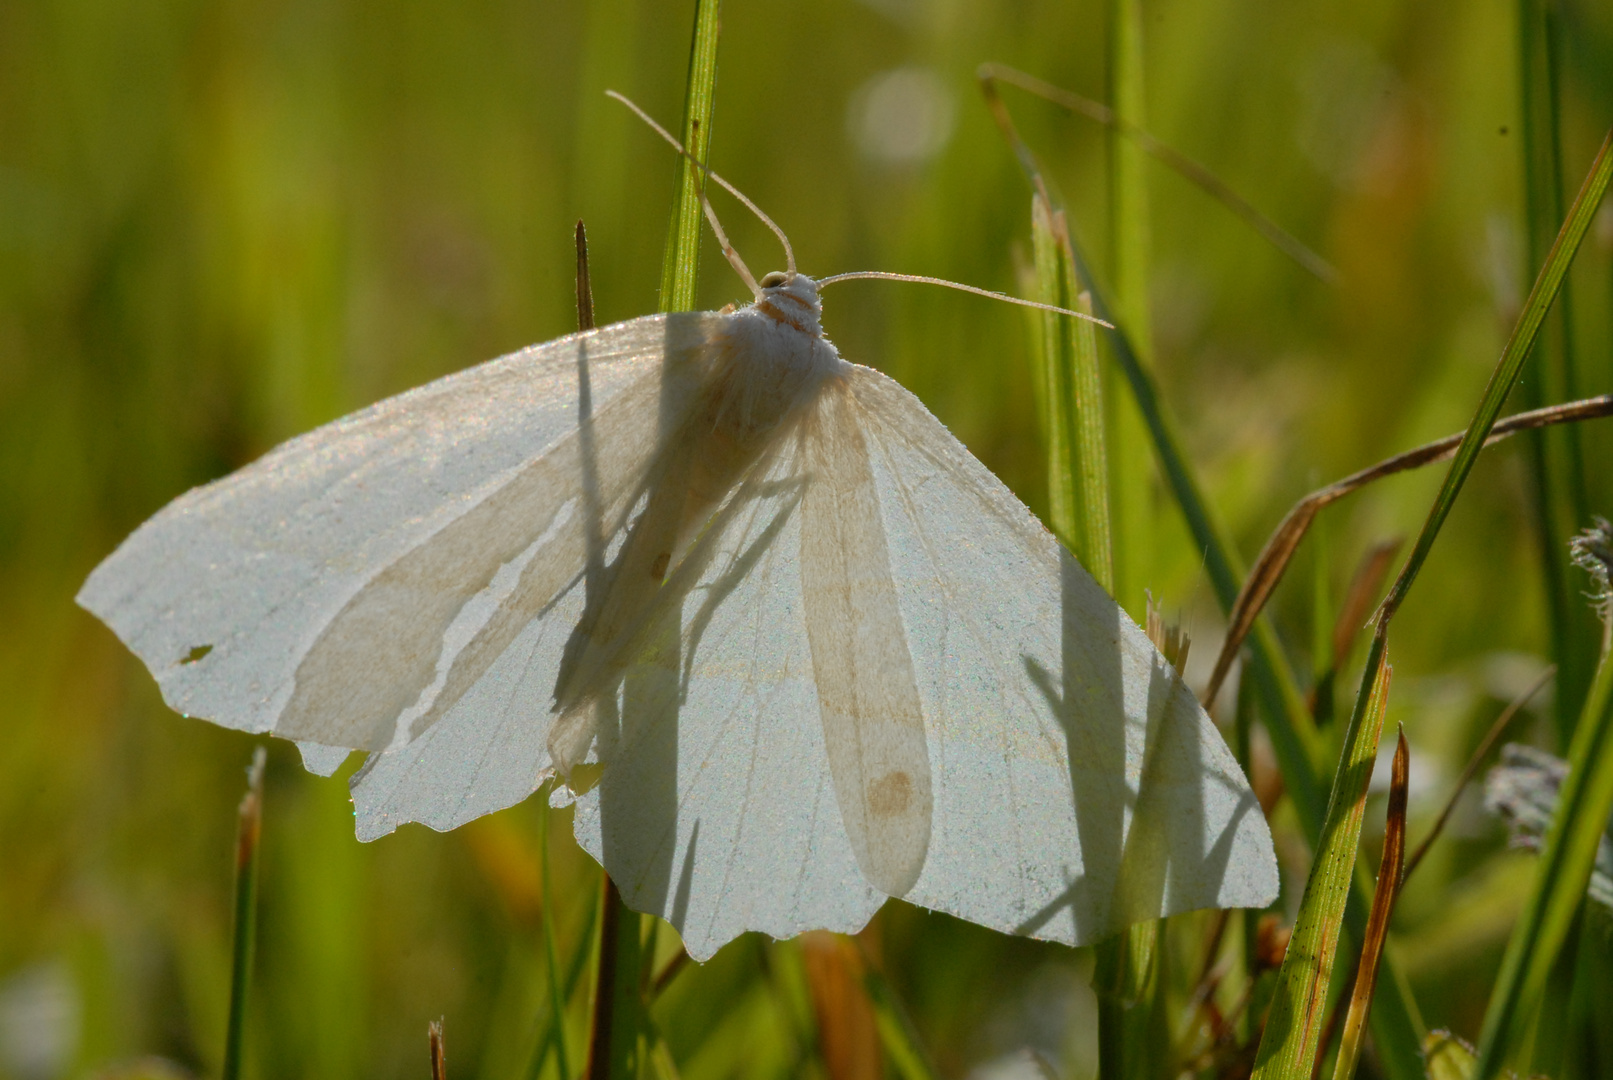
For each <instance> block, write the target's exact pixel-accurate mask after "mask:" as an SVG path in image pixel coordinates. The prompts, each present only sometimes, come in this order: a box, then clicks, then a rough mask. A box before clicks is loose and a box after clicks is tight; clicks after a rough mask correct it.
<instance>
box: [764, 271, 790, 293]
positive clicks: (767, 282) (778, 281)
mask: <svg viewBox="0 0 1613 1080" xmlns="http://www.w3.org/2000/svg"><path fill="white" fill-rule="evenodd" d="M788 280H790V276H789V275H788V274H786V273H784V272H783V271H782V270H774V271H772V272H771V273H769V274H768V275H767V276H766V277H764V278H762V282H761V284H762V288H764V289H776V288H778V287H779V286H780V285H782V284H784V283H785V282H786V281H788Z"/></svg>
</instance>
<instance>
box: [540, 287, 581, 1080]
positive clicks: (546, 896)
mask: <svg viewBox="0 0 1613 1080" xmlns="http://www.w3.org/2000/svg"><path fill="white" fill-rule="evenodd" d="M579 291H580V290H579ZM538 829H539V833H538V864H539V865H538V869H539V872H540V873H541V874H542V875H543V881H542V885H541V888H542V895H541V898H540V899H541V901H542V903H543V960H544V969H545V973H546V974H547V975H548V978H549V1031H548V1033H547V1034H546V1035H545V1036H544V1038H545V1040H547V1041H548V1042H550V1043H552V1044H553V1045H554V1051H555V1058H556V1060H557V1062H558V1064H559V1066H560V1080H571V1055H570V1053H569V1052H568V1050H567V1047H566V1002H567V1001H569V1000H570V999H571V995H570V994H564V995H563V994H561V992H560V967H559V964H558V963H557V962H556V960H555V955H554V898H553V895H552V893H551V891H550V889H549V869H550V867H549V799H548V792H544V798H543V808H542V809H541V810H540V811H539V814H538ZM541 1067H542V1064H541V1062H540V1064H539V1068H541Z"/></svg>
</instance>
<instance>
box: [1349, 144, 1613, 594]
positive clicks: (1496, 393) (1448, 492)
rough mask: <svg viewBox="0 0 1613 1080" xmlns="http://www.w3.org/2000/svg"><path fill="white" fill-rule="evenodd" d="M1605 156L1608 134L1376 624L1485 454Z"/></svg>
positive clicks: (1598, 191) (1604, 170) (1557, 284)
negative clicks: (1485, 442)
mask: <svg viewBox="0 0 1613 1080" xmlns="http://www.w3.org/2000/svg"><path fill="white" fill-rule="evenodd" d="M1610 151H1613V130H1609V131H1608V133H1607V137H1606V138H1605V139H1603V140H1602V148H1601V149H1600V150H1598V151H1597V154H1596V160H1595V161H1593V162H1592V163H1591V169H1590V173H1589V174H1588V175H1587V176H1586V177H1585V183H1584V185H1583V186H1581V188H1580V190H1579V195H1578V197H1576V198H1575V199H1574V205H1573V207H1572V208H1571V209H1570V210H1569V212H1568V218H1567V219H1566V220H1565V221H1564V222H1563V227H1562V229H1561V230H1560V231H1559V232H1558V234H1557V240H1556V241H1555V242H1554V243H1553V244H1552V246H1551V252H1550V253H1549V254H1548V255H1547V256H1546V262H1545V265H1543V266H1542V267H1541V268H1540V273H1539V275H1538V276H1537V277H1536V278H1535V284H1534V287H1533V288H1532V289H1530V290H1529V298H1528V299H1527V300H1525V301H1524V304H1523V310H1522V311H1521V312H1520V313H1519V315H1518V321H1517V324H1516V325H1515V326H1514V327H1513V328H1512V336H1511V337H1510V338H1509V339H1508V340H1507V344H1506V348H1504V349H1503V350H1502V352H1501V359H1500V361H1499V362H1498V363H1497V364H1496V366H1495V370H1494V371H1493V372H1491V374H1490V382H1489V384H1488V385H1487V386H1486V387H1485V388H1484V396H1483V397H1482V398H1481V399H1480V400H1479V408H1478V412H1477V414H1476V415H1475V416H1474V417H1473V422H1472V423H1471V424H1469V425H1468V429H1467V434H1466V435H1465V436H1463V437H1462V443H1461V445H1460V446H1458V447H1457V448H1456V454H1455V456H1454V457H1453V458H1452V459H1451V467H1450V470H1449V471H1448V472H1446V474H1445V482H1444V483H1443V484H1442V485H1441V486H1440V489H1439V494H1438V495H1436V496H1435V497H1434V504H1433V506H1432V507H1430V509H1429V511H1428V519H1427V520H1426V521H1425V522H1424V523H1423V528H1422V531H1421V532H1420V533H1418V534H1417V543H1416V544H1415V546H1413V548H1412V551H1411V555H1410V556H1408V557H1407V559H1406V565H1405V567H1404V568H1403V569H1402V570H1401V571H1400V576H1399V577H1398V578H1396V579H1395V583H1394V585H1393V586H1391V587H1390V589H1389V595H1388V596H1387V597H1385V598H1384V601H1383V606H1382V608H1381V609H1380V618H1381V619H1383V620H1384V621H1387V620H1388V618H1389V617H1390V616H1392V615H1393V614H1394V612H1395V609H1397V608H1398V607H1399V606H1400V604H1401V602H1402V601H1404V600H1405V597H1406V593H1407V591H1408V590H1409V589H1410V588H1411V583H1412V582H1413V581H1414V580H1416V577H1417V573H1418V571H1420V570H1421V569H1422V566H1423V563H1424V562H1426V561H1427V560H1428V553H1429V551H1430V550H1431V549H1432V548H1433V546H1434V539H1435V537H1437V536H1438V535H1439V530H1440V528H1441V526H1443V525H1444V524H1445V519H1446V517H1448V516H1449V515H1450V512H1451V507H1452V506H1453V505H1455V503H1456V496H1457V495H1458V494H1459V493H1460V492H1461V490H1462V485H1463V484H1464V483H1465V482H1466V481H1467V476H1468V473H1470V472H1471V471H1472V469H1473V463H1474V462H1475V461H1476V460H1478V456H1479V451H1481V450H1483V449H1484V441H1485V440H1486V439H1488V438H1489V436H1490V429H1491V428H1493V427H1494V426H1495V421H1496V418H1497V417H1498V416H1500V415H1501V407H1502V406H1503V405H1504V404H1505V403H1506V400H1507V395H1508V394H1510V393H1511V392H1512V388H1513V386H1514V385H1515V384H1516V383H1517V381H1518V374H1519V371H1520V369H1521V368H1522V367H1523V362H1524V359H1525V358H1526V357H1528V355H1529V353H1530V351H1531V350H1532V349H1533V348H1534V344H1535V339H1536V338H1537V337H1538V336H1539V333H1540V324H1541V322H1542V321H1543V320H1544V319H1545V317H1546V312H1547V311H1549V310H1550V309H1551V305H1552V301H1553V300H1555V299H1556V297H1557V292H1558V290H1559V289H1560V288H1561V286H1562V283H1563V278H1564V276H1565V275H1566V274H1567V273H1568V267H1569V265H1570V264H1572V263H1573V261H1574V255H1575V253H1577V252H1578V251H1579V245H1580V241H1582V240H1584V239H1585V231H1586V230H1587V229H1588V228H1589V227H1590V224H1591V220H1592V219H1593V218H1594V217H1595V216H1596V208H1597V206H1598V205H1599V204H1600V203H1601V201H1602V196H1603V194H1605V193H1606V191H1607V185H1608V180H1609V178H1613V153H1610Z"/></svg>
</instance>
